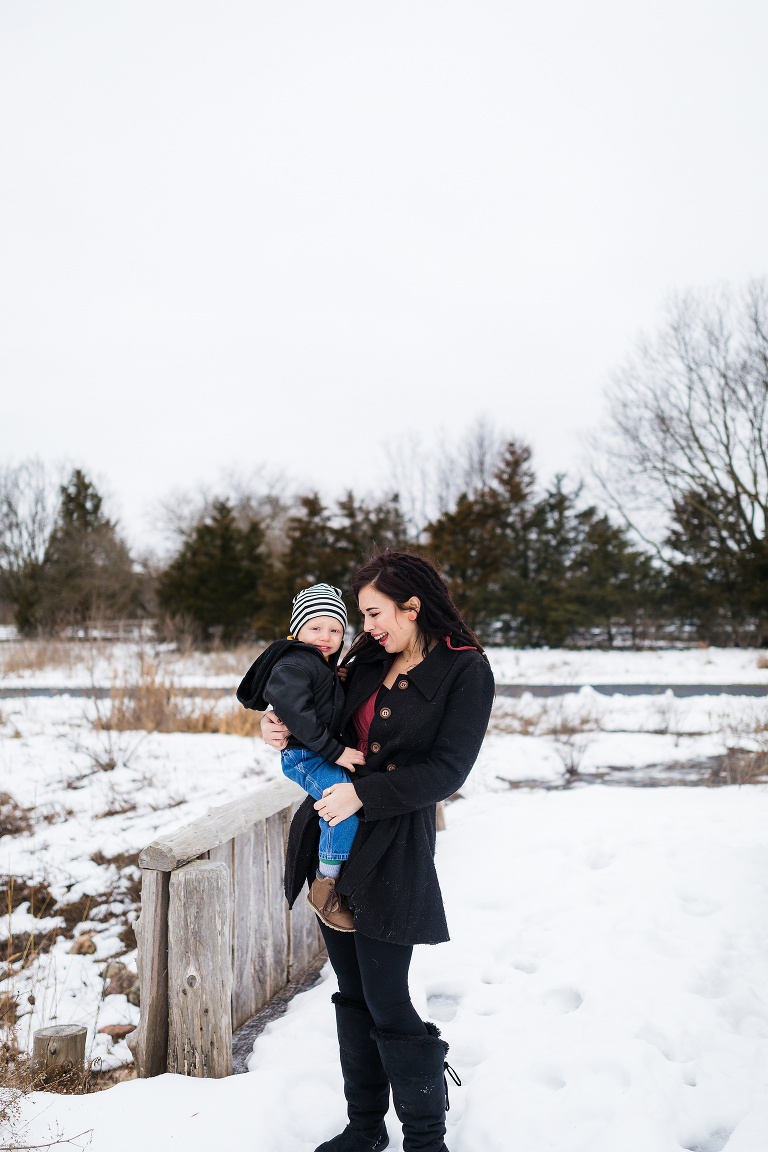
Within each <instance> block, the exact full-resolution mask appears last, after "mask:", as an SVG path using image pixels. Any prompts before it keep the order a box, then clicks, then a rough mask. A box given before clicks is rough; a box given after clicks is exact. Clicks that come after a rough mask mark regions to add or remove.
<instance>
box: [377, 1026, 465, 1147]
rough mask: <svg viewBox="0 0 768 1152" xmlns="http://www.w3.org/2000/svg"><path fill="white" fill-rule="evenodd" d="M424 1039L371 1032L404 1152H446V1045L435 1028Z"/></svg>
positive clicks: (421, 1037)
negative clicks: (385, 1079) (388, 1083)
mask: <svg viewBox="0 0 768 1152" xmlns="http://www.w3.org/2000/svg"><path fill="white" fill-rule="evenodd" d="M425 1027H426V1029H427V1035H426V1036H403V1035H401V1034H399V1033H396V1032H382V1031H380V1030H379V1029H378V1028H374V1030H373V1032H372V1036H373V1037H374V1039H375V1040H376V1043H377V1044H378V1046H379V1052H381V1062H382V1064H383V1065H384V1069H385V1071H386V1073H387V1076H388V1077H389V1082H390V1084H391V1085H392V1099H393V1100H394V1104H395V1111H396V1112H397V1115H398V1118H399V1120H400V1123H401V1124H402V1126H403V1149H404V1152H448V1149H447V1148H446V1146H445V1139H444V1138H445V1105H446V1088H445V1068H446V1064H445V1054H446V1052H447V1051H448V1045H447V1044H446V1043H445V1041H444V1040H441V1039H440V1032H439V1031H438V1029H437V1028H436V1027H435V1025H434V1024H431V1023H428V1022H427V1023H425Z"/></svg>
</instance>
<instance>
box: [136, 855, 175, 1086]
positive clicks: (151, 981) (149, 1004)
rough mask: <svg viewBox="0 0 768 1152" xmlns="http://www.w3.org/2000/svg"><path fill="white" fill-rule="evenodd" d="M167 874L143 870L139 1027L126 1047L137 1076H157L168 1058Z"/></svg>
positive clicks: (139, 926) (139, 922) (139, 925)
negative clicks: (134, 1063) (133, 1062)
mask: <svg viewBox="0 0 768 1152" xmlns="http://www.w3.org/2000/svg"><path fill="white" fill-rule="evenodd" d="M168 875H169V874H168V873H167V872H156V871H155V870H154V869H152V868H144V869H143V870H142V873H141V915H140V916H139V919H138V920H137V922H136V926H135V929H134V931H135V933H136V941H137V943H138V946H139V950H138V968H139V1004H140V1005H141V1014H140V1016H139V1026H138V1028H137V1029H136V1031H135V1032H132V1033H131V1034H130V1036H129V1037H128V1040H127V1044H128V1047H129V1049H130V1050H131V1053H132V1054H133V1058H134V1060H135V1061H136V1072H137V1074H138V1075H139V1076H161V1075H162V1074H163V1072H165V1071H167V1059H168Z"/></svg>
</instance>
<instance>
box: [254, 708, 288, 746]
mask: <svg viewBox="0 0 768 1152" xmlns="http://www.w3.org/2000/svg"><path fill="white" fill-rule="evenodd" d="M260 723H261V735H262V739H263V740H264V743H265V744H269V746H270V748H276V749H277V751H278V752H282V750H283V748H285V746H286V744H287V743H288V737H289V736H290V732H289V731H288V729H287V728H286V726H285V724H283V722H282V720H281V719H280V717H279V716H278V714H277V712H273V711H272V710H271V709H270V710H269V712H265V713H264V715H263V716H262V718H261V722H260Z"/></svg>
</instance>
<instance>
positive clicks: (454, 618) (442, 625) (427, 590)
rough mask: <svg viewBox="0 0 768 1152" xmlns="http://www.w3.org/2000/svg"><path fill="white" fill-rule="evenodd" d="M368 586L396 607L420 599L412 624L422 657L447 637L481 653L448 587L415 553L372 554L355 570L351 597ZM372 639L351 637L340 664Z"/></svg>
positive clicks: (373, 642) (459, 646)
mask: <svg viewBox="0 0 768 1152" xmlns="http://www.w3.org/2000/svg"><path fill="white" fill-rule="evenodd" d="M368 585H370V586H371V587H372V588H376V589H377V590H378V591H379V592H381V593H382V595H383V596H386V597H388V599H390V600H394V602H395V604H397V606H398V608H400V609H401V610H403V611H404V610H405V605H406V603H407V602H408V600H410V598H411V597H412V596H418V598H419V600H420V601H421V607H420V609H419V614H418V616H417V618H416V624H417V626H418V629H419V635H420V638H421V641H422V645H423V653H424V655H425V656H426V654H427V652H428V651H429V647H430V645H431V644H432V643H433V642H434V641H435V640H446V639H448V640H449V641H450V643H451V644H452V645H453V647H454V648H461V647H467V646H468V647H472V648H477V650H478V652H482V651H483V648H482V645H481V644H480V641H479V640H478V638H477V636H475V634H474V632H473V631H472V629H471V628H470V627H469V625H468V624H466V623H465V621H464V620H463V619H462V617H461V613H460V612H459V610H458V608H457V607H456V605H455V604H454V602H453V600H452V599H451V594H450V592H449V591H448V586H447V584H446V583H445V580H443V578H442V576H441V575H440V573H439V572H438V570H437V568H436V567H435V566H434V564H432V562H431V561H429V560H427V559H426V557H424V556H418V555H417V554H416V553H415V552H393V551H392V550H391V549H390V548H386V549H385V550H384V551H383V552H379V553H378V554H377V555H375V556H372V557H371V559H370V560H368V561H367V563H365V564H363V566H362V568H359V569H358V570H357V572H356V573H355V576H354V579H353V581H352V591H353V593H354V595H355V598H356V599H357V597H358V596H359V595H360V593H361V592H362V590H363V588H367V587H368ZM375 643H376V641H375V640H372V639H371V637H370V636H369V635H368V633H367V632H363V633H361V634H360V635H359V636H357V637H356V638H355V641H354V643H353V644H352V647H351V648H350V650H349V652H348V653H347V655H346V657H345V659H344V661H343V662H344V663H346V661H347V660H349V659H351V658H352V657H353V656H356V655H357V654H358V653H359V652H361V651H362V649H363V648H366V647H368V646H369V645H371V644H375Z"/></svg>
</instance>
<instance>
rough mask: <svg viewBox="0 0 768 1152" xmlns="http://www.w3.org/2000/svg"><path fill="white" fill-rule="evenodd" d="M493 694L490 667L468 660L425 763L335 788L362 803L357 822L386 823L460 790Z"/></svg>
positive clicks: (480, 740) (479, 741)
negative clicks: (350, 791) (352, 793)
mask: <svg viewBox="0 0 768 1152" xmlns="http://www.w3.org/2000/svg"><path fill="white" fill-rule="evenodd" d="M493 694H494V682H493V673H492V672H491V669H490V665H489V664H488V663H487V661H486V660H473V661H472V662H471V663H468V664H467V666H466V667H465V668H464V669H463V670H462V671H461V672H460V673H459V675H458V676H457V677H456V680H455V682H454V684H453V686H452V688H451V690H450V692H449V694H448V699H447V700H446V704H445V711H444V713H443V719H442V722H441V724H440V728H439V729H438V733H437V736H436V737H435V741H434V744H433V745H432V748H431V749H430V751H429V753H428V755H427V756H426V757H425V758H424V759H421V760H416V761H410V762H409V763H408V764H406V765H405V767H403V768H394V769H393V770H392V771H391V772H373V773H371V775H370V776H366V777H365V778H364V779H361V780H355V782H354V784H345V785H341V786H340V785H334V788H339V787H343V788H344V789H347V788H354V790H355V792H356V793H357V796H358V799H359V800H361V801H362V804H363V808H362V811H361V812H360V819H361V820H386V819H387V818H388V817H390V816H402V815H403V814H404V813H406V812H414V811H416V810H417V809H418V808H426V807H428V806H430V805H432V804H437V802H438V801H439V800H445V798H446V797H447V796H451V795H452V794H453V793H454V792H457V791H458V790H459V788H460V787H461V785H462V784H463V783H464V781H465V780H466V778H467V776H468V775H469V773H470V770H471V768H472V766H473V764H474V763H475V760H476V759H477V754H478V752H479V751H480V746H481V744H482V743H483V738H484V736H485V733H486V730H487V728H488V718H489V716H490V714H491V708H492V706H493ZM340 799H341V798H340Z"/></svg>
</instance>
